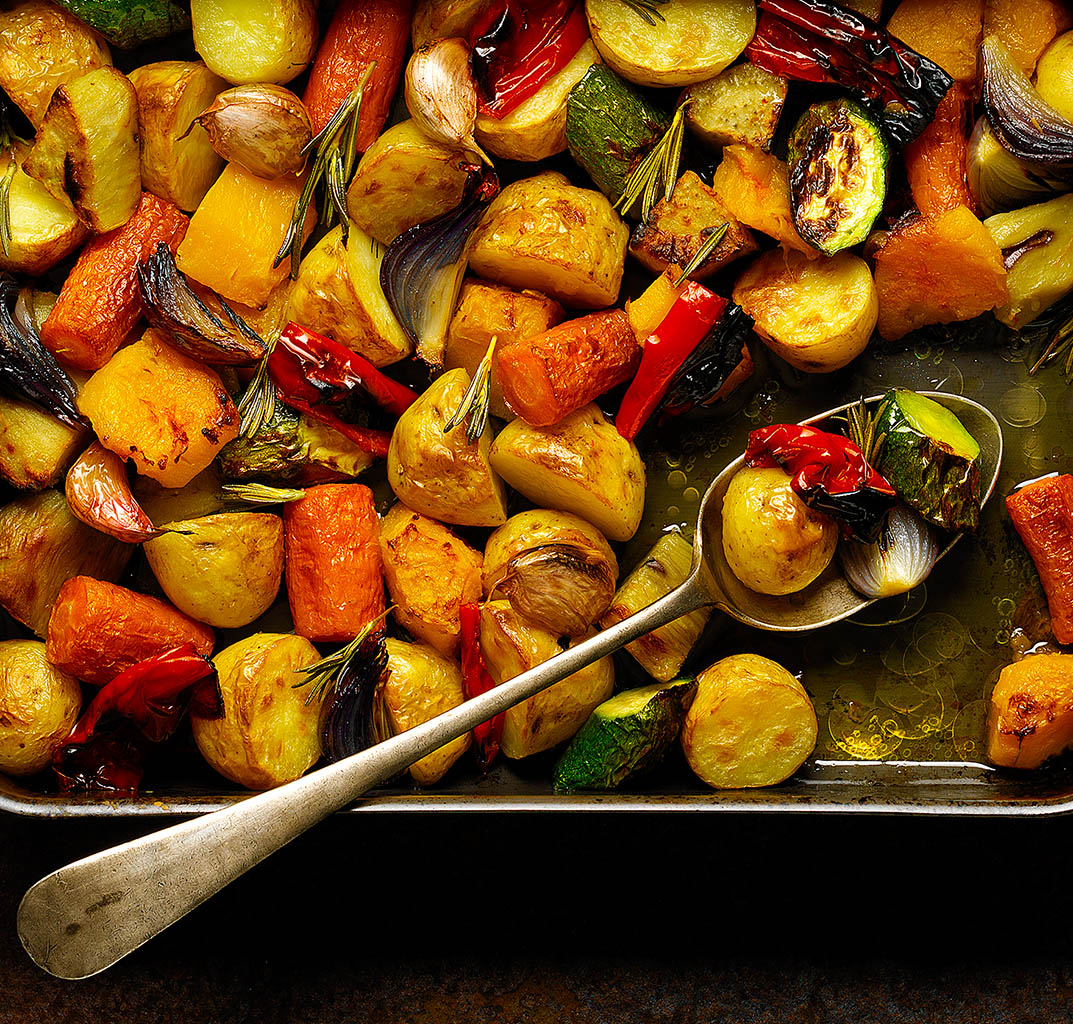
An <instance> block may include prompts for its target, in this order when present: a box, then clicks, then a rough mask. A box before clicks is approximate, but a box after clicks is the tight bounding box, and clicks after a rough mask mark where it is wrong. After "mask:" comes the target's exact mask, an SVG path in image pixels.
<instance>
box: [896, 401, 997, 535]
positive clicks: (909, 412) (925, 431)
mask: <svg viewBox="0 0 1073 1024" xmlns="http://www.w3.org/2000/svg"><path fill="white" fill-rule="evenodd" d="M936 410H938V412H936ZM922 417H923V418H924V419H925V420H926V422H925V423H922V422H921V420H922ZM950 420H953V423H950ZM876 434H877V435H885V437H884V440H883V445H882V450H881V452H880V456H879V461H878V465H877V466H876V469H877V470H878V471H879V472H880V473H882V474H883V476H885V477H886V478H887V480H888V481H889V482H890V484H891V486H892V487H893V488H894V489H895V490H896V491H897V492H898V496H899V497H900V498H901V499H902V500H903V501H904V502H905V503H906V504H907V505H909V506H910V507H911V508H914V509H916V510H917V512H919V513H920V514H921V515H922V516H923V517H924V518H925V519H926V520H927V521H928V522H929V523H932V524H933V525H935V526H939V527H941V528H942V529H944V530H953V531H956V532H959V533H960V532H966V533H972V532H974V531H975V530H976V528H977V527H978V526H979V524H980V460H979V452H980V448H979V445H977V444H976V441H975V440H974V439H973V438H972V436H971V435H970V434H969V433H968V431H966V430H965V428H964V427H963V426H962V425H961V423H960V422H959V421H958V420H957V418H956V417H954V415H953V413H951V412H950V411H949V410H948V409H945V408H944V407H943V406H941V405H939V403H937V402H935V401H933V400H932V399H930V398H926V397H925V396H924V395H918V394H916V392H913V391H905V390H901V389H894V390H892V391H888V392H887V394H886V395H885V396H884V399H883V405H882V411H881V413H880V416H879V420H878V422H877V424H876ZM966 439H967V440H966ZM974 451H975V454H974Z"/></svg>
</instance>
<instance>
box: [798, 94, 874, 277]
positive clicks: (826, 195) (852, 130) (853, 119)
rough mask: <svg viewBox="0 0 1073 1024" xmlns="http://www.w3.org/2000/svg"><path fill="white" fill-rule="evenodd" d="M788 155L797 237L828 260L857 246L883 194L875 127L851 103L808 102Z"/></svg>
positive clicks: (868, 116) (859, 108)
mask: <svg viewBox="0 0 1073 1024" xmlns="http://www.w3.org/2000/svg"><path fill="white" fill-rule="evenodd" d="M789 156H790V161H789V163H790V205H791V207H792V208H793V214H794V227H796V228H797V233H798V234H799V235H800V236H801V237H802V238H803V239H804V240H805V241H806V242H808V243H809V245H811V246H813V247H814V248H816V249H819V250H820V252H822V253H825V254H826V255H828V256H831V255H833V254H834V253H836V252H839V251H841V250H842V249H848V248H849V247H850V246H852V245H857V244H858V243H859V242H863V241H864V240H865V238H867V237H868V232H869V231H871V230H872V224H873V223H874V222H875V219H876V217H878V216H879V213H880V211H881V210H882V209H883V200H884V197H885V196H886V194H887V161H888V159H889V156H890V154H889V151H888V148H887V142H886V139H885V138H884V136H883V130H882V129H881V128H880V127H879V122H878V121H876V120H875V118H873V117H872V115H871V114H869V113H868V112H867V111H866V110H865V109H864V107H862V106H860V105H859V104H857V103H854V102H853V101H852V100H846V99H838V100H828V101H826V102H824V103H814V104H813V105H812V106H811V107H809V108H808V110H806V111H805V113H804V114H802V115H801V117H800V119H799V120H798V122H797V124H796V126H795V127H794V130H793V134H792V135H791V136H790V142H789Z"/></svg>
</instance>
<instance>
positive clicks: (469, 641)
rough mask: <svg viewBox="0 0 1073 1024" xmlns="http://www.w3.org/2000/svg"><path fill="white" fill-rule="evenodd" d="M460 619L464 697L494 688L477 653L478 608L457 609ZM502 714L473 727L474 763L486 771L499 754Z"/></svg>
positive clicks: (478, 635) (478, 647)
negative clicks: (474, 743)
mask: <svg viewBox="0 0 1073 1024" xmlns="http://www.w3.org/2000/svg"><path fill="white" fill-rule="evenodd" d="M459 615H460V618H461V621H462V690H463V692H464V693H465V695H466V699H467V700H469V699H470V698H471V697H476V696H477V695H478V694H481V693H485V692H486V691H488V690H491V689H492V687H494V686H495V685H496V684H495V680H494V679H492V677H491V676H490V675H489V674H488V669H487V668H485V665H484V656H483V655H482V654H481V609H480V607H479V606H478V605H477V604H476V603H475V602H474V603H470V604H464V605H462V607H461V608H460V609H459ZM504 717H505V715H504V714H502V713H501V714H498V715H496V716H495V717H494V718H489V719H488V721H487V722H482V723H481V724H480V725H478V726H477V727H476V728H475V729H474V730H473V739H474V741H475V742H476V751H477V763H478V764H479V765H480V769H481V771H482V772H486V771H487V770H488V769H489V767H490V766H491V764H492V762H493V761H494V760H495V757H496V754H498V753H499V739H500V737H501V736H502V735H503V719H504Z"/></svg>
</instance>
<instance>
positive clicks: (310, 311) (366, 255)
mask: <svg viewBox="0 0 1073 1024" xmlns="http://www.w3.org/2000/svg"><path fill="white" fill-rule="evenodd" d="M383 258H384V249H383V247H382V246H381V245H380V244H379V243H378V242H376V241H375V240H374V239H373V238H371V237H370V236H369V235H367V234H366V233H365V232H364V231H362V230H361V229H360V228H358V227H356V226H355V225H353V224H352V225H350V237H349V240H348V241H347V242H346V243H345V244H344V242H343V229H342V227H337V228H333V229H332V230H331V231H329V232H328V234H326V235H325V236H324V237H323V238H322V239H321V240H320V241H319V242H318V243H317V244H316V245H315V246H314V247H313V248H312V249H310V250H309V252H308V253H306V255H305V257H304V258H303V260H302V265H301V268H300V269H299V271H298V280H297V281H296V282H295V284H294V288H293V290H292V291H291V294H290V299H289V301H288V303H287V316H286V319H288V320H294V321H296V322H298V323H300V324H301V325H302V326H303V327H308V328H309V329H310V330H313V331H318V332H319V333H321V334H326V335H327V336H328V337H329V338H334V339H335V340H336V341H338V342H339V344H341V345H346V347H347V348H349V349H353V350H354V351H355V352H357V353H358V354H359V355H361V356H364V357H365V358H366V359H368V360H369V362H371V363H372V364H373V365H374V366H387V365H388V364H390V363H397V362H398V361H399V360H400V359H404V358H405V357H406V356H408V355H409V354H410V352H411V351H412V349H413V345H412V344H411V343H410V339H409V338H408V337H407V335H406V332H405V331H403V329H402V328H401V327H400V326H399V322H398V320H396V319H395V314H394V313H393V312H392V311H391V307H390V306H389V305H388V303H387V299H386V298H385V296H384V290H383V288H381V287H380V263H381V261H382V260H383Z"/></svg>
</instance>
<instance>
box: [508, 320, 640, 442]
mask: <svg viewBox="0 0 1073 1024" xmlns="http://www.w3.org/2000/svg"><path fill="white" fill-rule="evenodd" d="M640 353H641V350H640V348H639V347H638V345H637V336H636V335H635V334H634V332H633V327H632V326H631V325H630V318H629V317H628V316H627V315H626V313H625V312H624V311H623V310H621V309H609V310H605V311H604V312H602V313H590V314H589V315H588V316H583V317H579V318H578V319H577V320H568V321H567V322H566V323H563V324H559V325H558V326H557V327H552V328H551V330H548V331H544V332H543V333H542V334H536V335H534V336H533V337H531V338H527V339H526V340H524V341H519V342H517V343H516V344H514V345H511V346H510V348H507V349H505V350H504V351H502V352H500V353H498V356H497V369H498V376H499V383H500V386H501V387H502V389H503V398H504V399H505V400H506V403H507V405H508V406H510V408H511V410H512V411H513V412H514V413H515V415H517V416H520V417H521V418H522V419H523V420H525V421H526V423H530V424H532V425H533V426H534V427H546V426H550V425H551V424H552V423H558V422H559V420H561V419H562V418H563V417H564V416H568V415H569V414H570V413H572V412H574V410H575V409H580V408H581V407H582V406H583V405H585V404H586V403H588V402H591V401H592V400H593V399H594V398H596V397H597V395H602V394H603V393H604V392H605V391H607V390H608V389H609V388H613V387H614V386H615V385H616V384H620V383H622V381H624V380H626V378H627V377H629V375H630V373H631V372H632V371H633V369H634V367H635V366H636V365H637V359H638V358H639V356H640Z"/></svg>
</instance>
